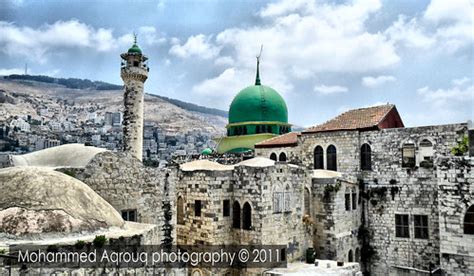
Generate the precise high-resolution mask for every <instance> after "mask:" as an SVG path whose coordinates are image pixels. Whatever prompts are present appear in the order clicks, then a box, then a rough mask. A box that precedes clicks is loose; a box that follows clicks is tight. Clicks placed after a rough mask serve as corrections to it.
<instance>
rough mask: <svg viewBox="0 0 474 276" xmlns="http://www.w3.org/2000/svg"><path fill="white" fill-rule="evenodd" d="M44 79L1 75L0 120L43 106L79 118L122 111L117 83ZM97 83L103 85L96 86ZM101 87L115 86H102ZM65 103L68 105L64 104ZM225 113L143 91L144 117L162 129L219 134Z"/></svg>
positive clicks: (35, 113) (32, 112) (35, 111)
mask: <svg viewBox="0 0 474 276" xmlns="http://www.w3.org/2000/svg"><path fill="white" fill-rule="evenodd" d="M46 80H49V81H37V80H31V79H30V80H24V79H12V78H5V79H0V120H5V119H7V118H9V117H10V116H18V115H31V116H32V117H33V118H35V117H39V115H40V114H39V110H41V109H44V108H48V109H56V110H71V108H72V109H73V110H78V114H79V119H81V118H80V117H82V116H84V117H85V116H87V115H88V113H89V112H90V111H95V112H98V113H105V112H115V111H123V106H122V105H123V95H122V94H123V92H122V90H121V89H117V88H118V86H113V85H110V84H106V83H103V82H92V81H85V82H84V80H82V82H81V81H73V82H72V83H76V85H78V86H80V87H82V88H81V89H77V88H69V87H67V86H71V84H70V83H69V82H67V80H68V79H54V78H51V79H46ZM58 80H59V81H58ZM61 80H62V81H61ZM64 80H65V81H64ZM73 80H77V79H73ZM68 83H69V84H68ZM84 83H86V84H87V83H89V84H90V85H89V86H87V85H85V84H84ZM97 85H100V87H102V88H100V89H99V87H98V86H97ZM104 87H108V88H114V89H113V90H109V89H103V88H104ZM66 105H67V106H68V108H65V106H66ZM81 110H83V112H82V111H81ZM215 114H218V115H215ZM225 115H226V112H224V111H221V110H217V109H212V108H206V107H202V106H198V105H194V104H189V103H185V102H181V101H178V100H174V99H168V98H165V97H160V96H156V95H151V94H146V95H145V120H146V121H151V122H155V123H156V124H157V125H159V127H160V128H161V129H163V130H166V131H169V132H178V133H179V132H183V133H184V132H187V131H192V130H193V129H196V128H198V129H202V130H203V131H205V132H209V133H211V134H213V135H216V134H222V133H224V126H225V124H226V122H227V118H226V117H225Z"/></svg>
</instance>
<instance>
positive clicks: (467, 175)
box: [255, 105, 474, 275]
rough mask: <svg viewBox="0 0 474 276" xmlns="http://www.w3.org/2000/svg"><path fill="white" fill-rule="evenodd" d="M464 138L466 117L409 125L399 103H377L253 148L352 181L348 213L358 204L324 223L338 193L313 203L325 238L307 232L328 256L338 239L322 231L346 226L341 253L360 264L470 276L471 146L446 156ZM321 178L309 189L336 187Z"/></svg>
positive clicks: (383, 270) (380, 271)
mask: <svg viewBox="0 0 474 276" xmlns="http://www.w3.org/2000/svg"><path fill="white" fill-rule="evenodd" d="M467 135H468V128H467V124H452V125H440V126H427V127H415V128H405V127H404V126H403V122H402V121H401V119H400V116H399V114H398V112H397V110H396V108H395V106H393V105H383V106H376V107H371V108H363V109H356V110H351V111H348V112H345V113H343V114H341V115H339V116H337V117H336V118H334V119H332V120H329V121H327V122H326V123H324V124H322V125H319V126H316V127H312V128H309V129H307V130H305V131H303V132H301V133H290V134H286V135H282V136H280V137H276V138H273V139H269V140H267V141H264V142H261V143H259V144H256V145H255V148H256V155H257V156H262V157H267V158H272V159H274V158H276V157H279V156H284V157H285V158H286V159H287V162H290V163H295V164H298V165H300V166H302V167H305V168H306V169H308V170H313V171H314V172H315V173H317V172H318V171H321V170H332V171H337V172H339V173H341V175H343V176H345V177H348V178H352V179H353V183H354V184H356V185H354V186H353V187H352V189H350V190H349V191H347V189H346V191H345V192H344V193H345V201H346V204H345V210H346V211H349V210H351V209H356V208H357V209H358V211H357V212H355V213H354V212H353V210H352V212H353V213H352V214H351V215H350V218H346V219H342V220H339V221H336V220H335V221H329V222H328V221H326V220H328V218H331V217H333V216H336V217H337V215H338V212H339V211H341V210H344V209H342V208H341V206H339V208H338V207H337V201H338V199H337V196H338V195H337V194H336V199H335V202H336V203H335V204H336V205H335V206H336V207H335V208H333V209H331V208H328V207H326V209H325V210H324V212H322V213H321V212H318V211H316V210H315V209H316V208H317V206H318V205H324V198H321V197H319V198H318V199H317V200H314V197H313V201H312V204H314V207H312V208H311V209H312V211H315V213H316V214H323V217H322V218H321V217H318V215H316V214H312V219H313V220H314V221H316V222H318V221H321V220H322V221H323V223H330V224H329V226H328V227H327V230H326V234H325V235H321V234H316V233H315V235H314V238H313V244H314V247H315V249H316V251H317V252H318V253H319V254H322V255H323V256H324V257H325V258H329V259H331V258H340V256H339V255H338V253H333V252H332V250H333V249H332V248H338V247H337V246H335V245H334V244H331V243H332V242H335V240H334V239H332V240H331V239H330V238H328V236H327V233H329V231H328V230H329V229H331V230H333V229H335V230H337V229H338V228H339V229H340V228H341V227H347V228H346V230H347V231H346V232H345V234H346V236H347V237H351V236H352V237H353V238H355V239H354V240H353V241H348V242H347V243H346V244H344V243H342V242H337V245H338V246H340V247H339V248H341V247H342V248H341V249H342V250H343V251H345V252H347V253H346V256H347V257H346V260H350V259H355V260H356V261H361V262H362V264H363V265H365V268H366V269H367V270H368V271H371V272H372V273H374V274H375V275H388V274H393V275H398V274H402V273H405V272H411V273H415V274H416V273H418V274H423V273H425V274H427V273H429V271H431V272H434V271H437V270H443V271H446V272H447V273H448V274H456V275H460V274H463V273H464V274H465V275H468V274H470V273H471V272H472V271H474V266H473V265H472V260H473V256H474V251H473V249H472V247H470V244H472V240H473V238H474V236H473V235H471V234H469V233H472V232H469V231H472V230H470V229H472V223H473V219H474V218H473V217H472V215H471V214H472V210H473V209H474V207H472V206H474V205H473V204H474V200H473V198H474V189H473V188H472V185H471V184H472V183H473V174H472V173H471V171H470V168H471V166H472V162H473V161H472V160H473V159H472V158H471V157H468V156H466V154H467V153H464V154H463V155H465V156H463V157H455V156H453V154H452V149H453V148H455V147H457V146H458V144H459V143H461V142H462V140H463V139H464V137H467ZM471 147H472V145H471ZM321 184H323V183H321V182H320V183H319V184H317V182H316V181H315V180H314V179H313V185H312V187H311V188H312V189H313V190H312V191H311V194H312V195H313V196H314V194H315V193H317V191H318V190H319V192H321V189H323V188H322V187H324V189H326V191H327V190H330V191H333V190H337V189H335V188H329V189H328V188H327V187H328V186H321ZM342 187H343V185H341V186H340V188H339V189H343V188H342ZM338 193H342V191H341V192H338ZM341 197H342V195H341ZM341 200H342V199H341ZM341 200H340V201H341ZM352 202H354V204H351V203H352ZM348 206H349V207H348ZM350 207H352V208H350ZM469 208H471V209H469ZM316 225H317V223H316ZM348 225H349V227H348ZM316 228H317V227H316ZM315 232H318V231H315ZM349 233H350V234H349ZM341 235H344V234H342V233H340V234H339V236H338V235H337V234H336V236H338V237H341ZM349 240H350V238H349ZM341 245H342V246H341ZM358 250H359V251H358ZM357 251H358V254H356V252H357Z"/></svg>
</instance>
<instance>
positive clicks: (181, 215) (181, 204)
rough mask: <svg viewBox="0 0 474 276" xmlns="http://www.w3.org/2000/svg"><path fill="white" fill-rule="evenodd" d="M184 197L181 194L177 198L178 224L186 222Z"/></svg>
mask: <svg viewBox="0 0 474 276" xmlns="http://www.w3.org/2000/svg"><path fill="white" fill-rule="evenodd" d="M184 209H185V208H184V199H183V197H182V196H181V195H179V196H178V199H177V200H176V221H177V223H178V224H184Z"/></svg>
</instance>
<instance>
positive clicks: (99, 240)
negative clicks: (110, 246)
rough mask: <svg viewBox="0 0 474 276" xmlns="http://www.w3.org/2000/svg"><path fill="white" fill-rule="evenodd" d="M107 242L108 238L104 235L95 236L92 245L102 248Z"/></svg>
mask: <svg viewBox="0 0 474 276" xmlns="http://www.w3.org/2000/svg"><path fill="white" fill-rule="evenodd" d="M106 242H107V238H106V237H105V236H104V235H99V236H95V238H94V241H92V244H93V245H94V247H97V248H101V247H103V246H104V245H105V243H106Z"/></svg>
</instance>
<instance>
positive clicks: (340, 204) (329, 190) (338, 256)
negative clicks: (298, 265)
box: [311, 178, 362, 262]
mask: <svg viewBox="0 0 474 276" xmlns="http://www.w3.org/2000/svg"><path fill="white" fill-rule="evenodd" d="M311 194H312V208H311V212H312V213H311V219H312V224H313V246H314V249H315V252H316V257H317V258H318V259H328V260H336V261H344V262H348V261H351V262H354V261H358V259H359V256H360V254H359V253H360V248H361V246H360V244H359V240H358V231H359V227H360V225H361V214H362V212H361V210H362V206H361V201H360V200H359V187H358V184H357V183H356V181H355V180H354V179H351V180H349V179H340V178H313V180H312V193H311ZM349 252H351V253H349ZM356 252H358V253H357V254H356ZM349 255H351V256H349Z"/></svg>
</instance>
